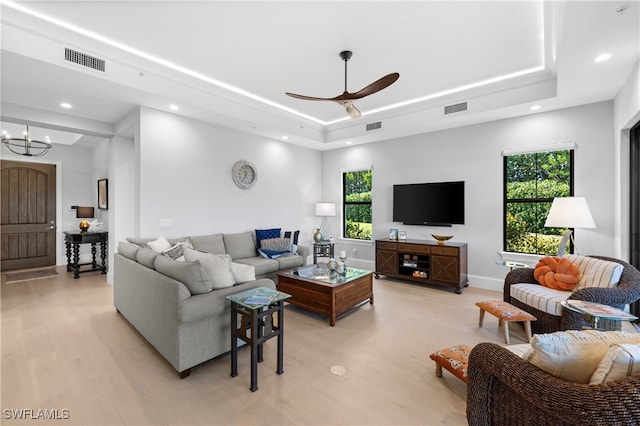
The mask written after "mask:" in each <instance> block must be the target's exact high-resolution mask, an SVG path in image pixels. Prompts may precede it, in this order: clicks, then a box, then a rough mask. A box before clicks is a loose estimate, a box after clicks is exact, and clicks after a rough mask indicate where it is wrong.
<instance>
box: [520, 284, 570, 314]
mask: <svg viewBox="0 0 640 426" xmlns="http://www.w3.org/2000/svg"><path fill="white" fill-rule="evenodd" d="M509 294H510V296H511V297H512V298H513V299H516V300H519V301H520V302H522V303H524V304H525V305H527V306H531V307H533V308H536V309H537V310H539V311H542V312H546V313H548V314H549V315H556V316H560V315H561V314H562V309H563V308H562V305H561V304H560V302H562V301H563V300H567V298H568V297H569V296H570V295H571V293H570V292H568V291H562V290H554V289H552V288H549V287H545V286H542V285H540V284H513V285H511V286H510V287H509Z"/></svg>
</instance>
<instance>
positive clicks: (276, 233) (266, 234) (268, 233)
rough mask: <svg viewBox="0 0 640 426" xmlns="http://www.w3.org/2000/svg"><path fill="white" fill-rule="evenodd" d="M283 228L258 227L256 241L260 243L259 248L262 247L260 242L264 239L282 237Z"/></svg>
mask: <svg viewBox="0 0 640 426" xmlns="http://www.w3.org/2000/svg"><path fill="white" fill-rule="evenodd" d="M281 230H282V228H271V229H256V242H257V244H258V248H260V247H261V244H260V242H261V241H262V240H268V239H270V238H280V231H281Z"/></svg>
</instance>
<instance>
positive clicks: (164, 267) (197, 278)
mask: <svg viewBox="0 0 640 426" xmlns="http://www.w3.org/2000/svg"><path fill="white" fill-rule="evenodd" d="M155 267H156V270H157V271H158V272H160V273H161V274H164V275H166V276H168V277H171V278H173V279H174V280H177V281H180V282H181V283H183V284H184V285H185V286H187V288H188V289H189V292H190V293H191V294H202V293H209V292H210V291H211V290H212V289H213V286H212V285H211V281H210V280H209V277H208V276H207V272H206V271H205V269H204V267H203V266H202V265H201V264H200V262H199V261H195V262H176V261H175V260H171V259H170V258H168V257H167V256H157V257H156V261H155Z"/></svg>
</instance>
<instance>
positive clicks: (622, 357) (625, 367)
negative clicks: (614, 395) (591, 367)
mask: <svg viewBox="0 0 640 426" xmlns="http://www.w3.org/2000/svg"><path fill="white" fill-rule="evenodd" d="M637 373H640V345H639V344H632V343H617V344H614V345H611V346H609V349H608V350H607V353H606V355H605V356H604V358H602V360H600V364H598V367H597V368H596V371H595V373H593V376H591V380H589V384H591V385H597V384H600V383H607V382H612V381H614V380H618V379H621V378H623V377H626V376H631V375H632V374H637Z"/></svg>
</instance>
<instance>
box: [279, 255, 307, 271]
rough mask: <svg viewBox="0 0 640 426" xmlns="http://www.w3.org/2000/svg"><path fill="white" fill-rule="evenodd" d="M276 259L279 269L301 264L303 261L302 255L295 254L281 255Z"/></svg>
mask: <svg viewBox="0 0 640 426" xmlns="http://www.w3.org/2000/svg"><path fill="white" fill-rule="evenodd" d="M276 261H277V262H278V264H279V265H280V270H283V269H291V268H295V267H297V266H302V264H303V263H304V259H302V256H299V255H297V254H296V255H293V256H281V257H279V258H277V259H276Z"/></svg>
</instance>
